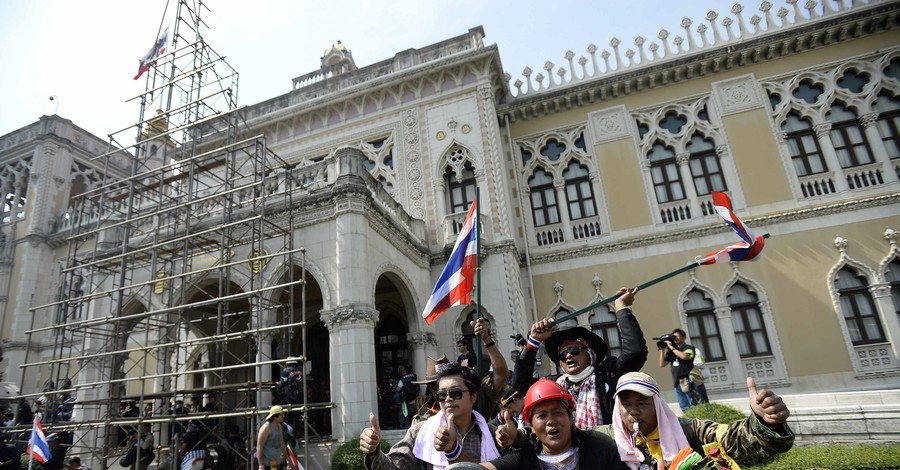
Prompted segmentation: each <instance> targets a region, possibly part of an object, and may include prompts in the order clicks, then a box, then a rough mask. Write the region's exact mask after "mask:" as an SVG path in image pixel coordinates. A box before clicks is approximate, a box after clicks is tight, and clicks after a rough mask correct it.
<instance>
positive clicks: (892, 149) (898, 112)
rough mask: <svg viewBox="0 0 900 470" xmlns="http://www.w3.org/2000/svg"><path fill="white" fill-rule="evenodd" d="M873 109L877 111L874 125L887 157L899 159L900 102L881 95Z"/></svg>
mask: <svg viewBox="0 0 900 470" xmlns="http://www.w3.org/2000/svg"><path fill="white" fill-rule="evenodd" d="M873 107H874V108H875V110H876V111H878V122H877V124H876V125H877V126H878V133H879V134H880V135H881V140H882V142H884V148H885V150H887V155H888V157H890V158H891V159H894V158H900V100H898V99H897V98H896V97H893V96H889V95H888V94H886V93H882V94H880V95H878V99H877V100H875V103H874V105H873Z"/></svg>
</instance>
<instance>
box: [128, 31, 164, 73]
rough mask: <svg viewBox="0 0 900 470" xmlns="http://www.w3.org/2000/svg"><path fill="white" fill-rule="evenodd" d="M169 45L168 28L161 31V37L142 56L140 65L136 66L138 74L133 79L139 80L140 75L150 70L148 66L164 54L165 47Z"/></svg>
mask: <svg viewBox="0 0 900 470" xmlns="http://www.w3.org/2000/svg"><path fill="white" fill-rule="evenodd" d="M168 43H169V28H166V30H165V31H163V33H162V36H160V37H159V38H158V39H157V40H156V43H154V44H153V47H151V48H150V51H149V52H147V54H145V55H144V57H142V58H141V59H140V65H139V66H138V73H137V75H135V76H134V79H135V80H137V79H139V78H141V75H143V74H144V72H146V71H147V70H150V64H152V63H153V61H154V60H156V58H157V57H159V56H161V55H163V54H165V53H166V45H167V44H168Z"/></svg>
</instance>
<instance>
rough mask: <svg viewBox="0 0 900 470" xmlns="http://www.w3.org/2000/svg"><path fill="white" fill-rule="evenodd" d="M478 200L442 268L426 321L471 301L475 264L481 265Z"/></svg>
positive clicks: (428, 307)
mask: <svg viewBox="0 0 900 470" xmlns="http://www.w3.org/2000/svg"><path fill="white" fill-rule="evenodd" d="M476 206H477V204H476V201H472V207H470V208H469V213H468V214H467V215H466V220H465V222H463V225H462V228H460V230H459V236H458V237H457V238H456V244H455V245H453V252H451V253H450V259H449V260H447V265H446V266H444V270H443V271H441V277H439V278H438V281H437V284H435V286H434V290H432V291H431V297H429V298H428V303H427V304H426V305H425V310H424V311H423V312H422V317H423V318H424V319H425V323H427V324H429V325H430V324H431V323H432V322H433V321H434V320H435V319H436V318H437V317H439V316H441V314H443V313H444V312H446V311H447V309H448V308H450V307H453V306H456V305H467V304H469V302H470V301H471V293H472V286H474V285H475V268H476V267H477V266H478V216H477V213H478V208H477V207H476Z"/></svg>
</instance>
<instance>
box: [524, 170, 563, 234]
mask: <svg viewBox="0 0 900 470" xmlns="http://www.w3.org/2000/svg"><path fill="white" fill-rule="evenodd" d="M528 188H529V189H530V190H531V211H532V214H533V215H534V226H535V227H543V226H544V225H551V224H557V223H559V207H558V206H557V203H556V189H555V188H554V187H553V176H552V175H550V174H549V173H547V172H546V171H544V170H543V169H542V168H538V169H537V170H535V172H534V174H533V175H532V176H531V178H529V179H528Z"/></svg>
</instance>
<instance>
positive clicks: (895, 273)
mask: <svg viewBox="0 0 900 470" xmlns="http://www.w3.org/2000/svg"><path fill="white" fill-rule="evenodd" d="M884 280H885V281H887V282H888V284H889V285H890V286H891V298H892V299H894V310H895V311H896V312H897V315H900V261H898V260H896V259H895V260H893V261H891V264H889V265H888V269H887V272H886V273H885V275H884Z"/></svg>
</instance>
